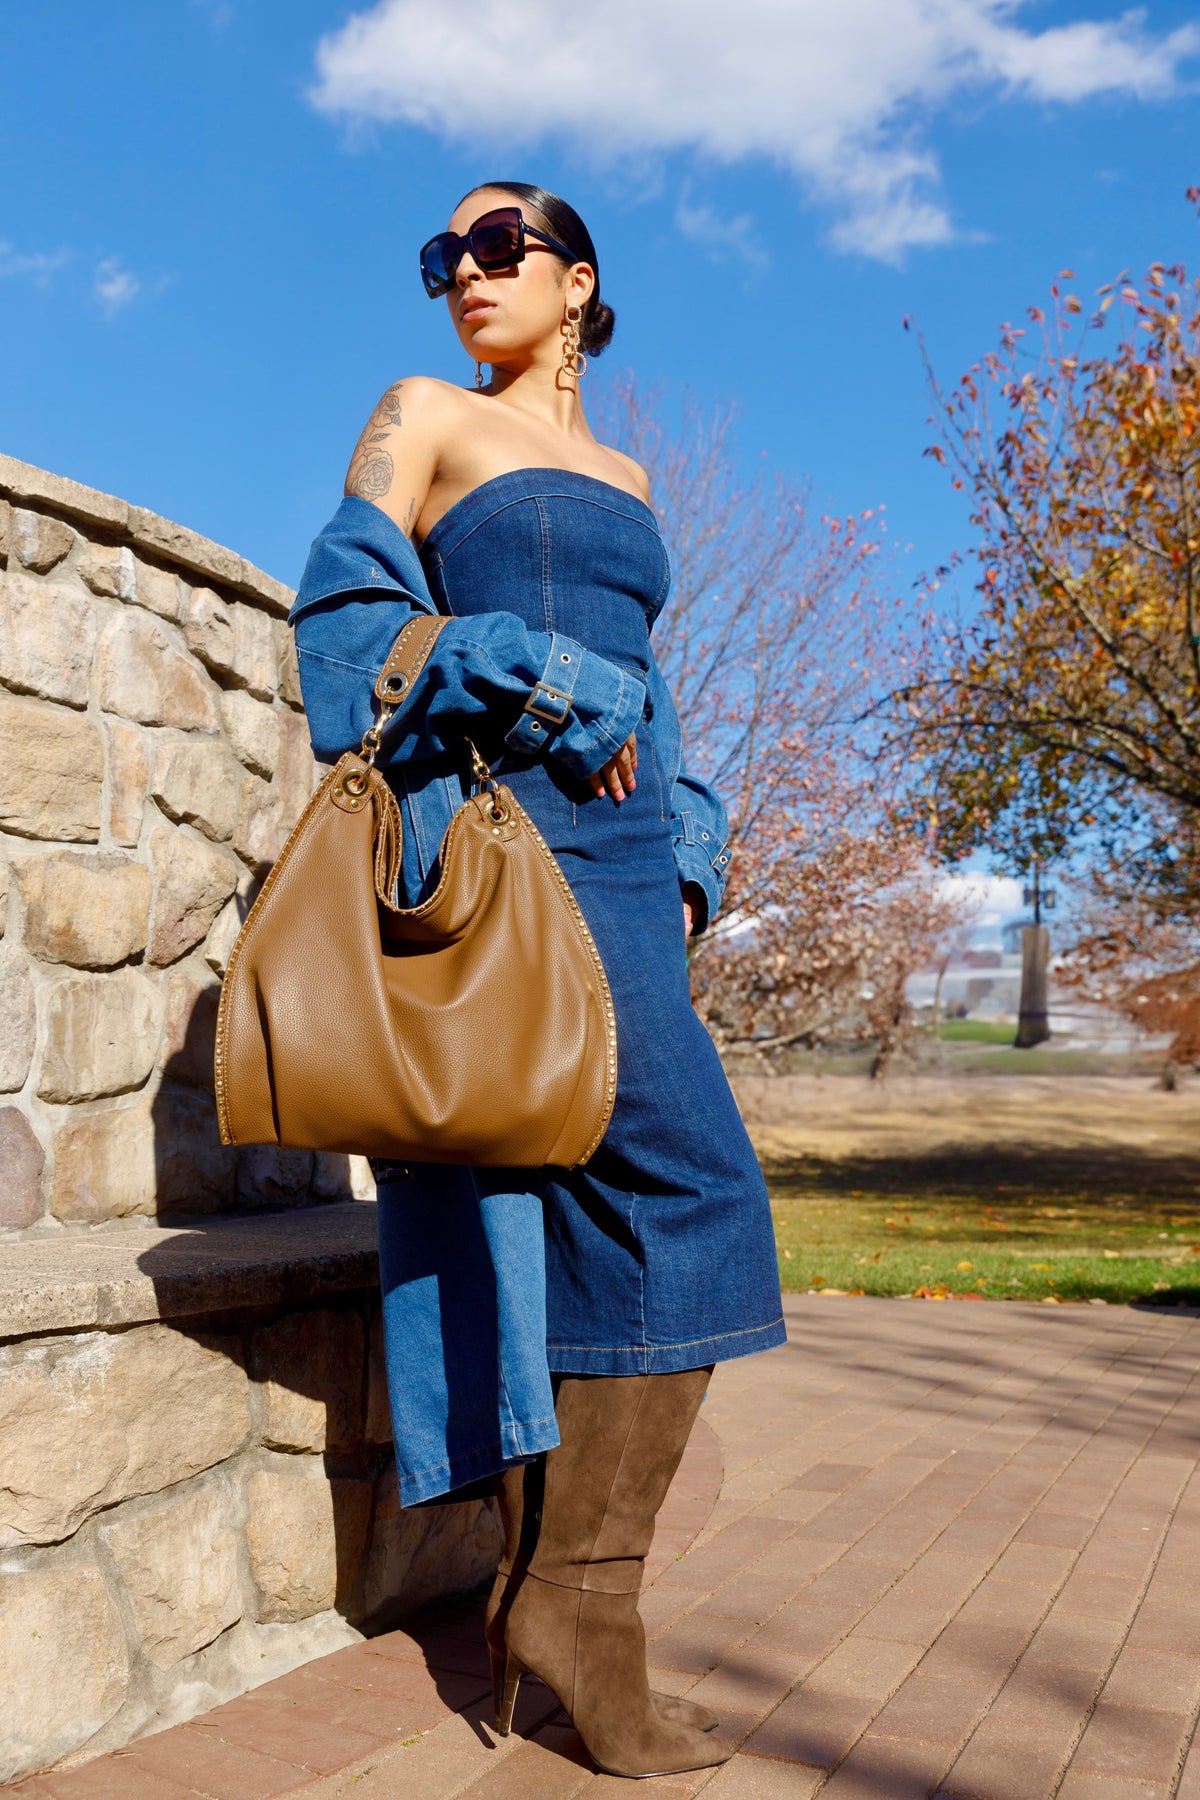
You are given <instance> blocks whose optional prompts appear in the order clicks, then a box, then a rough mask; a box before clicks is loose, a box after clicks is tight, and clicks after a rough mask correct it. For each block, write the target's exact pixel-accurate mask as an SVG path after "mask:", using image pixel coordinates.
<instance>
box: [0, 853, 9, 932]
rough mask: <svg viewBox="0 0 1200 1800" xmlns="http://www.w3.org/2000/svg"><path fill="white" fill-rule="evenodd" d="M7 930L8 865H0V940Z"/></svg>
mask: <svg viewBox="0 0 1200 1800" xmlns="http://www.w3.org/2000/svg"><path fill="white" fill-rule="evenodd" d="M7 929H8V864H7V863H0V938H2V937H3V936H4V933H5V932H6V931H7Z"/></svg>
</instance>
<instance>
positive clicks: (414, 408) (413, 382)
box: [363, 375, 461, 437]
mask: <svg viewBox="0 0 1200 1800" xmlns="http://www.w3.org/2000/svg"><path fill="white" fill-rule="evenodd" d="M460 393H461V389H459V388H455V387H452V386H451V384H450V382H448V381H439V380H438V379H437V377H436V376H434V375H401V376H400V377H399V379H398V380H396V381H393V382H392V384H391V386H390V387H387V388H385V389H384V391H383V393H382V394H381V395H380V397H379V399H378V400H377V401H376V403H375V408H374V411H373V412H372V414H371V416H370V418H369V419H368V420H367V423H366V426H365V427H364V431H363V435H364V437H365V436H366V434H367V433H368V432H370V431H399V430H400V429H401V427H402V426H404V425H418V424H429V423H431V422H433V421H435V420H436V419H438V418H439V417H441V416H443V415H444V414H445V413H446V412H447V411H449V410H450V408H451V407H453V405H454V397H455V396H456V395H458V394H460Z"/></svg>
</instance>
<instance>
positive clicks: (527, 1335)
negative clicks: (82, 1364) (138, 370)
mask: <svg viewBox="0 0 1200 1800" xmlns="http://www.w3.org/2000/svg"><path fill="white" fill-rule="evenodd" d="M421 270H422V276H423V279H424V281H425V286H426V290H427V291H428V292H429V293H430V295H431V296H432V297H435V298H436V297H437V296H439V295H441V294H443V293H444V294H445V296H446V300H447V304H448V308H449V312H450V319H451V323H452V325H453V327H454V330H455V331H456V333H457V335H458V338H459V341H460V342H461V344H462V345H463V348H464V349H465V350H466V352H467V354H468V356H469V357H470V358H471V359H472V361H473V363H474V364H475V383H474V386H473V387H472V388H466V389H463V388H457V387H454V386H452V385H450V384H449V383H446V382H442V381H436V380H432V379H429V378H425V377H414V378H410V379H406V380H402V381H398V382H396V383H395V385H394V386H392V387H390V388H389V389H388V390H387V392H386V393H385V394H384V396H383V398H382V399H381V400H380V402H379V404H378V406H377V407H376V409H375V411H374V413H373V414H372V416H371V419H370V420H369V421H368V424H367V426H366V428H365V430H364V431H363V434H362V436H361V438H360V439H359V443H358V446H357V448H356V450H355V452H354V456H353V459H352V461H351V464H350V470H349V474H348V476H347V481H346V495H347V498H346V499H345V500H344V501H343V503H342V506H341V507H340V508H339V511H338V513H337V514H336V515H335V518H334V520H333V521H332V522H331V524H330V525H329V526H328V527H327V528H326V530H325V531H324V532H323V533H322V534H321V536H320V537H319V538H318V539H317V541H316V544H315V545H314V548H313V553H312V555H311V557H310V559H309V564H308V567H307V569H306V571H305V578H304V581H303V583H302V584H301V589H300V593H299V596H298V598H297V603H296V607H295V609H294V611H293V621H294V624H295V627H296V637H297V645H298V649H299V652H300V667H301V678H302V682H303V685H304V695H305V701H306V705H307V708H308V712H309V721H310V727H311V729H312V733H313V742H314V748H315V749H316V752H317V754H318V756H321V757H323V758H325V759H327V760H334V759H335V758H336V757H337V756H338V755H339V754H340V753H341V752H342V751H343V750H344V749H346V748H347V747H348V746H350V745H351V744H353V743H355V742H357V740H358V738H359V737H360V736H361V733H362V730H363V728H364V726H365V725H366V724H367V723H369V722H370V720H369V711H368V710H367V708H368V698H369V693H370V684H371V682H372V681H373V679H374V676H375V675H376V674H377V673H378V671H379V669H380V668H381V667H382V665H383V662H384V659H385V657H386V654H387V651H388V649H389V648H390V645H391V642H392V640H393V638H394V636H395V635H396V632H397V631H398V629H399V627H400V624H402V623H403V619H404V617H405V610H406V609H407V610H408V611H411V610H412V609H413V608H424V609H426V610H430V611H432V610H435V609H436V610H437V611H438V612H440V613H443V614H447V615H449V616H450V623H449V624H448V625H447V626H446V627H445V628H444V629H443V631H442V633H441V635H440V636H439V638H438V640H437V643H436V646H435V649H434V651H433V653H432V654H431V656H430V658H429V661H428V663H427V664H426V665H425V667H424V668H423V670H422V671H421V674H420V676H419V678H418V679H417V680H416V681H414V683H413V685H412V688H411V690H410V691H409V693H408V695H407V696H406V698H405V703H404V707H403V711H402V715H401V718H400V720H399V721H398V724H397V725H396V726H395V727H393V728H390V729H389V738H388V754H387V757H386V758H381V765H380V766H382V767H384V768H385V770H386V772H387V774H388V777H389V780H390V781H391V783H392V785H393V787H394V789H395V791H396V792H397V795H398V797H399V799H400V802H401V810H402V815H403V818H404V830H405V846H404V863H403V874H402V885H403V889H404V898H405V900H406V902H407V903H408V904H413V903H415V902H416V901H417V900H418V899H419V898H421V897H422V896H423V895H424V894H425V893H427V892H428V891H429V887H430V883H431V880H432V879H434V878H435V875H436V857H437V848H438V845H439V843H440V840H441V834H442V831H443V830H444V828H445V825H446V824H448V822H449V818H450V815H451V813H452V811H453V809H454V807H455V806H457V805H458V804H459V803H460V801H461V797H462V794H463V791H464V789H463V772H464V770H465V769H466V762H465V758H464V755H463V738H464V737H465V736H468V735H469V736H470V737H471V738H472V739H473V740H474V741H475V742H476V743H477V744H478V746H479V748H480V750H481V751H482V753H483V755H484V756H485V758H486V759H487V760H488V761H490V762H491V763H492V766H493V768H494V769H495V770H496V772H497V773H498V774H499V775H500V776H501V778H502V779H503V780H504V781H505V782H506V783H507V784H508V786H509V787H511V788H512V790H513V791H514V793H515V794H516V796H517V798H518V800H519V801H520V802H521V804H522V805H523V806H524V807H525V808H526V810H527V811H528V812H529V813H530V814H531V816H532V817H533V819H534V822H535V823H536V824H537V826H538V827H539V829H540V831H541V832H542V835H543V836H544V837H545V838H546V840H547V842H548V843H549V844H550V847H551V849H552V850H553V851H554V853H555V855H556V856H557V858H558V860H559V863H560V865H561V867H562V868H563V870H564V872H565V874H566V876H567V878H568V880H569V881H570V883H571V886H572V889H573V891H574V893H575V896H576V898H577V900H578V901H579V904H580V906H581V908H582V909H583V912H584V914H585V916H586V918H587V921H588V924H589V925H590V927H591V930H592V933H593V935H594V937H595V939H596V942H597V944H598V946H599V949H600V952H601V955H602V957H603V960H604V965H605V969H606V972H607V975H608V979H609V983H610V986H611V989H612V994H613V1001H614V1006H615V1009H616V1016H617V1026H618V1087H617V1099H616V1106H615V1109H614V1112H613V1117H612V1121H611V1124H610V1126H609V1129H608V1132H607V1135H606V1137H605V1139H604V1141H603V1143H602V1145H601V1147H600V1149H599V1150H598V1151H597V1152H596V1154H595V1155H594V1156H593V1157H592V1158H591V1160H590V1161H589V1162H588V1163H587V1165H586V1166H585V1167H584V1168H582V1169H578V1170H574V1171H571V1172H566V1171H562V1170H554V1171H542V1170H523V1171H514V1170H505V1171H501V1170H495V1169H488V1170H474V1171H469V1170H462V1171H453V1170H447V1169H445V1168H439V1169H433V1168H428V1169H417V1170H415V1171H414V1170H408V1169H402V1168H398V1167H396V1166H387V1167H377V1169H376V1174H377V1178H378V1181H379V1206H380V1213H379V1227H380V1258H381V1269H382V1277H383V1289H384V1316H385V1327H386V1333H387V1351H388V1377H389V1387H390V1391H391V1396H392V1405H393V1414H394V1421H395V1436H396V1445H397V1462H398V1465H399V1466H400V1470H401V1492H402V1496H403V1498H404V1500H405V1502H406V1503H412V1502H419V1501H422V1500H426V1499H430V1498H433V1497H436V1496H439V1495H444V1494H446V1493H447V1492H449V1493H451V1494H452V1496H454V1497H458V1496H461V1494H462V1493H463V1488H464V1484H465V1483H469V1482H470V1481H472V1480H478V1478H480V1477H485V1476H490V1477H493V1478H494V1477H497V1476H498V1487H499V1493H500V1503H501V1514H502V1519H503V1523H504V1528H505V1556H504V1560H503V1562H502V1564H501V1573H500V1575H499V1576H498V1577H497V1582H496V1588H495V1590H494V1592H493V1596H492V1601H491V1604H490V1606H489V1609H488V1618H487V1634H488V1642H489V1645H490V1647H491V1650H492V1658H493V1670H494V1673H495V1677H496V1685H497V1710H498V1716H499V1723H500V1729H501V1730H502V1731H505V1732H506V1731H507V1730H508V1728H509V1724H510V1722H511V1716H512V1704H513V1699H514V1697H515V1693H516V1686H517V1681H518V1680H519V1677H520V1675H521V1673H522V1672H523V1671H524V1670H526V1669H532V1670H534V1671H535V1672H536V1673H537V1674H538V1675H539V1676H541V1677H542V1679H543V1680H544V1681H546V1682H547V1683H548V1684H549V1685H550V1686H551V1687H552V1688H553V1689H554V1691H555V1693H556V1694H557V1695H558V1697H559V1699H560V1700H561V1701H562V1703H563V1705H564V1706H565V1707H566V1708H567V1710H568V1711H569V1712H570V1713H571V1715H572V1717H573V1719H574V1722H575V1725H576V1727H577V1729H578V1730H579V1733H580V1735H581V1736H582V1738H583V1739H584V1742H585V1743H586V1744H587V1747H588V1749H589V1751H590V1752H591V1754H592V1755H593V1756H594V1758H595V1760H596V1761H597V1763H598V1764H600V1766H601V1767H602V1768H604V1769H606V1770H608V1771H610V1772H613V1773H616V1774H621V1775H637V1776H643V1775H652V1774H662V1773H668V1772H676V1771H681V1770H684V1769H691V1768H699V1767H706V1766H708V1765H710V1764H712V1763H716V1762H720V1761H723V1760H724V1759H725V1757H726V1756H727V1755H728V1754H729V1751H728V1750H727V1749H725V1748H724V1747H723V1746H722V1745H721V1744H720V1742H719V1740H717V1739H715V1738H714V1737H712V1736H711V1735H710V1731H711V1728H712V1726H713V1725H714V1724H715V1722H716V1721H715V1720H714V1718H713V1716H712V1715H711V1714H709V1713H706V1712H705V1711H704V1709H702V1708H699V1707H696V1706H693V1705H691V1704H689V1703H688V1702H685V1701H682V1700H672V1699H670V1698H669V1697H666V1696H657V1695H651V1693H650V1690H649V1687H648V1684H647V1677H646V1665H645V1641H644V1634H643V1630H642V1625H641V1621H640V1618H639V1617H638V1613H637V1595H638V1589H639V1587H640V1583H641V1575H642V1568H643V1563H644V1559H645V1555H646V1552H647V1550H648V1548H649V1545H650V1539H651V1535H652V1532H653V1528H654V1520H655V1515H656V1514H657V1512H658V1509H659V1507H660V1506H661V1504H662V1501H663V1499H664V1497H665V1494H666V1491H667V1488H668V1485H669V1483H670V1481H671V1478H672V1476H673V1474H674V1473H675V1470H676V1468H677V1466H678V1463H679V1460H680V1457H681V1456H682V1453H683V1450H684V1447H685V1445H686V1443H687V1439H688V1435H689V1433H690V1431H691V1428H692V1425H693V1423H694V1421H695V1418H696V1414H697V1411H698V1409H699V1406H700V1403H701V1401H702V1399H703V1396H704V1391H705V1388H706V1386H707V1382H708V1378H709V1376H710V1374H711V1372H712V1367H713V1364H714V1363H715V1362H717V1361H719V1360H723V1359H726V1358H729V1357H734V1356H742V1355H746V1354H749V1353H750V1352H752V1351H755V1350H760V1349H767V1348H769V1347H771V1346H772V1345H775V1344H778V1343H781V1342H783V1341H784V1337H785V1332H784V1328H783V1322H782V1317H781V1303H780V1295H779V1283H778V1275H777V1266H776V1262H775V1254H774V1245H773V1238H772V1232H771V1223H770V1214H769V1209H768V1206H767V1199H766V1190H765V1187H764V1185H763V1181H762V1177H761V1174H760V1173H759V1170H758V1165H757V1162H756V1160H755V1157H754V1154H753V1151H752V1149H751V1146H750V1144H749V1141H748V1139H747V1137H746V1133H745V1131H744V1129H743V1127H742V1124H741V1120H740V1118H739V1116H738V1113H737V1109H736V1106H735V1104H734V1102H733V1098H732V1095H731V1093H730V1090H729V1086H728V1083H727V1081H726V1080H725V1076H724V1074H723V1072H722V1070H721V1066H720V1063H719V1061H718V1059H717V1056H716V1052H715V1050H714V1048H713V1045H712V1042H711V1040H710V1039H709V1037H708V1034H707V1033H706V1032H705V1030H704V1028H703V1026H702V1025H701V1023H700V1021H699V1019H698V1018H697V1016H696V1014H695V1012H694V1011H693V1009H692V1006H691V1003H690V997H689V990H688V976H687V966H686V954H685V938H686V936H687V935H689V934H694V933H696V932H699V931H702V930H704V929H705V928H706V926H707V924H708V923H709V920H710V918H711V916H712V913H713V912H714V911H715V908H716V906H717V904H718V903H719V900H720V896H721V891H722V888H723V886H724V879H725V875H726V873H727V868H728V851H727V849H726V846H725V829H724V812H723V808H722V807H721V804H720V802H719V800H718V799H717V798H716V796H715V795H714V794H712V792H711V791H710V790H709V789H707V788H706V787H705V786H704V785H703V784H702V783H700V782H698V781H696V780H694V779H693V778H692V777H690V776H688V775H687V774H686V773H685V772H684V771H683V767H682V759H681V755H680V747H679V733H678V722H677V718H676V715H675V710H674V706H673V704H672V702H671V698H670V695H669V693H668V692H667V690H666V687H665V685H664V684H663V681H662V678H661V676H660V674H659V673H658V670H657V668H656V667H655V664H654V659H653V655H652V653H651V649H650V627H651V626H652V624H653V622H654V619H655V617H656V616H657V614H658V612H659V611H660V610H661V607H662V605H663V602H664V600H665V598H666V594H667V589H668V585H669V570H668V564H667V559H666V554H665V552H664V550H663V546H662V542H661V539H660V537H659V533H658V528H657V524H656V522H655V517H654V514H653V512H652V511H651V509H650V506H649V503H648V502H649V489H648V483H647V479H646V475H645V472H644V471H643V470H642V469H641V468H640V467H639V466H638V465H637V464H636V463H635V462H634V461H633V460H632V459H631V458H630V457H628V456H625V455H623V454H622V453H621V452H620V451H618V450H613V449H609V448H607V447H605V446H604V445H601V444H599V443H597V441H596V439H595V438H594V437H593V435H592V432H591V430H590V429H589V427H588V423H587V419H586V417H585V414H584V410H583V406H582V404H581V401H580V394H579V383H580V379H581V377H582V375H583V374H584V371H585V367H586V356H587V355H595V354H597V353H598V352H599V351H601V350H602V349H603V348H604V347H605V345H606V344H607V343H608V341H609V338H610V337H611V335H612V329H613V314H612V311H611V309H610V308H609V307H608V306H607V305H606V304H605V303H604V302H603V301H602V300H601V298H600V291H599V276H598V267H597V258H596V252H595V248H594V246H593V244H592V240H591V238H590V236H589V235H588V232H587V230H586V229H585V227H584V225H583V222H582V220H581V219H580V218H579V217H578V215H577V214H576V213H575V212H574V211H573V210H572V208H570V207H569V206H567V205H566V204H565V202H563V201H561V200H559V199H557V198H556V197H555V196H553V195H550V194H547V193H545V192H543V190H541V189H539V188H533V187H529V186H527V185H525V184H523V183H512V182H501V183H492V184H489V185H487V186H485V187H481V188H476V189H474V190H473V191H472V192H471V193H470V194H468V195H467V196H466V198H465V199H464V200H463V201H462V202H461V203H460V205H459V206H458V207H457V208H456V210H455V212H454V214H453V216H452V217H451V219H450V223H449V228H448V230H447V231H445V232H442V233H439V234H438V235H437V236H436V237H434V238H433V239H431V240H430V242H429V243H428V244H427V245H426V246H425V249H424V250H423V251H422V253H421ZM485 364H486V365H488V366H489V368H490V371H491V379H490V380H489V381H487V382H486V383H485V382H484V380H483V365H485ZM417 546H419V549H416V547H417ZM497 1004H503V996H497ZM481 1104H493V1105H503V1095H481Z"/></svg>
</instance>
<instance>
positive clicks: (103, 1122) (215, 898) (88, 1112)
mask: <svg viewBox="0 0 1200 1800" xmlns="http://www.w3.org/2000/svg"><path fill="white" fill-rule="evenodd" d="M291 599H292V595H291V590H290V589H288V588H286V587H284V586H283V584H282V583H280V582H278V581H274V580H272V578H271V577H270V576H268V575H264V574H263V573H262V572H261V571H260V570H258V569H255V568H253V567H252V566H251V565H250V564H248V563H246V562H244V561H243V560H242V558H241V557H238V556H235V555H233V554H232V552H230V551H228V550H225V549H223V548H222V547H221V546H220V545H218V544H213V543H210V542H209V541H208V540H207V539H206V538H201V537H199V536H197V535H196V534H195V533H194V532H189V531H185V530H184V529H183V528H182V527H180V526H177V525H173V524H171V523H170V522H169V521H167V520H165V519H160V518H158V517H157V516H156V515H155V514H152V513H147V512H146V511H144V510H143V509H142V508H138V507H130V506H127V505H126V504H125V503H124V502H123V501H120V500H116V499H114V498H112V497H111V496H110V495H106V494H99V493H96V492H95V491H94V490H92V489H90V488H84V487H80V486H79V485H78V484H77V483H75V482H69V481H64V480H62V479H61V478H59V477H57V476H53V475H49V474H47V473H46V472H45V471H43V470H39V469H33V468H30V467H29V466H28V465H27V464H24V463H18V462H15V461H13V460H12V459H11V458H8V457H2V456H0V1159H2V1161H3V1165H4V1168H5V1173H6V1179H5V1180H4V1182H3V1183H0V1229H4V1228H7V1229H8V1230H10V1231H27V1230H30V1229H44V1228H45V1227H46V1226H47V1225H52V1224H53V1223H54V1222H55V1221H57V1222H59V1223H62V1224H70V1225H75V1224H79V1223H88V1224H93V1223H95V1222H97V1221H100V1220H105V1219H113V1218H119V1217H129V1216H132V1215H137V1214H159V1215H162V1214H194V1213H209V1212H218V1211H222V1210H225V1209H229V1208H234V1207H236V1208H237V1209H238V1210H243V1211H244V1210H246V1209H249V1208H253V1207H262V1206H266V1207H272V1206H279V1205H296V1204H299V1203H302V1202H305V1201H312V1202H319V1201H326V1200H330V1199H336V1198H338V1197H341V1196H344V1195H345V1194H346V1193H348V1192H350V1191H351V1189H352V1183H353V1181H354V1180H355V1175H354V1172H352V1171H351V1170H350V1168H349V1166H348V1162H347V1159H346V1158H345V1157H326V1156H316V1157H313V1156H310V1155H308V1154H307V1153H296V1152H290V1153H280V1152H277V1151H273V1150H247V1151H243V1152H234V1151H231V1150H225V1149H222V1147H221V1145H220V1142H219V1140H218V1136H217V1130H216V1119H215V1113H214V1110H213V1106H212V1102H211V1091H212V1040H213V1027H214V1023H215V1016H216V1002H217V994H218V980H219V977H220V975H221V973H222V971H223V969H224V966H225V960H226V958H227V956H228V954H229V950H230V948H231V946H232V943H233V940H234V938H235V936H236V934H237V930H238V927H239V924H240V922H241V919H242V918H243V917H244V915H245V912H246V911H247V909H248V906H249V903H250V900H251V899H252V898H253V894H254V892H255V891H256V888H257V886H258V884H259V882H260V881H261V878H262V875H263V874H264V873H265V871H266V869H267V868H268V867H269V866H270V864H271V862H272V861H273V860H274V858H275V856H276V855H277V853H278V850H279V847H280V844H281V842H282V840H283V838H284V837H285V836H286V834H287V831H288V829H289V828H290V826H291V824H292V823H293V821H294V820H295V818H296V817H297V815H298V814H299V812H300V809H301V808H302V806H303V805H304V802H305V801H306V800H307V798H308V796H309V794H310V793H311V791H312V786H313V781H314V765H313V760H312V756H311V753H310V750H309V744H308V732H307V728H306V725H305V721H304V716H303V713H302V711H301V704H300V688H299V681H298V676H297V668H296V661H295V652H294V650H293V647H292V643H291V634H290V632H289V630H288V627H287V624H286V614H287V609H288V607H289V605H290V603H291ZM361 1176H362V1172H361V1171H359V1172H358V1176H357V1179H359V1180H361Z"/></svg>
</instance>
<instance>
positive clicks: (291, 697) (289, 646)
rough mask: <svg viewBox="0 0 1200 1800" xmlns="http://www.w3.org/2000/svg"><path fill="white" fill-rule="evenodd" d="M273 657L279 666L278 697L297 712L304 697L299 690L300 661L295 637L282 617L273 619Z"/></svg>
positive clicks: (301, 707) (301, 709) (300, 709)
mask: <svg viewBox="0 0 1200 1800" xmlns="http://www.w3.org/2000/svg"><path fill="white" fill-rule="evenodd" d="M275 658H276V661H277V663H278V666H279V697H280V699H281V700H283V701H285V702H286V704H287V705H288V706H294V707H295V708H296V710H297V712H300V711H303V708H304V698H303V695H302V694H301V692H300V663H299V659H298V658H297V656H296V638H295V634H294V633H293V631H292V628H291V626H290V625H289V624H287V623H286V621H285V620H283V619H276V621H275Z"/></svg>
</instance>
